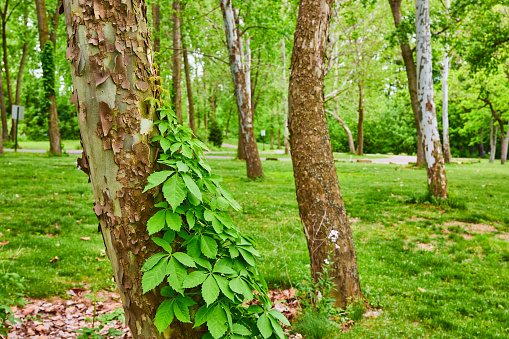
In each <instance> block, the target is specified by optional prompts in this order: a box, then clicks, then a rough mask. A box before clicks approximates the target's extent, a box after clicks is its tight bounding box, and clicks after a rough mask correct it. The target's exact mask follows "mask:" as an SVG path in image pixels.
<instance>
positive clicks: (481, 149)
mask: <svg viewBox="0 0 509 339" xmlns="http://www.w3.org/2000/svg"><path fill="white" fill-rule="evenodd" d="M483 131H484V129H483V128H482V127H481V128H480V129H479V156H480V157H481V158H483V159H484V156H485V152H484V144H483V141H482V139H483Z"/></svg>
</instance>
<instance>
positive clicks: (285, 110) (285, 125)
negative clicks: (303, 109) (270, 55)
mask: <svg viewBox="0 0 509 339" xmlns="http://www.w3.org/2000/svg"><path fill="white" fill-rule="evenodd" d="M285 4H286V1H285ZM281 51H282V53H283V84H284V90H283V128H284V130H283V137H284V139H285V140H284V144H285V154H290V146H289V143H288V108H287V105H288V100H287V98H286V46H285V38H284V37H283V38H281Z"/></svg>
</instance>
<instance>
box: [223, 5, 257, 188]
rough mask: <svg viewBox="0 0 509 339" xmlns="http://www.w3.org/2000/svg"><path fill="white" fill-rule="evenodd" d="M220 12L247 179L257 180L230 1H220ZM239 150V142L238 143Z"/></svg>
mask: <svg viewBox="0 0 509 339" xmlns="http://www.w3.org/2000/svg"><path fill="white" fill-rule="evenodd" d="M220 1H221V10H222V12H223V21H224V27H225V33H226V40H227V42H228V55H229V59H230V68H231V72H232V77H233V85H234V87H235V88H234V92H235V98H236V101H237V109H238V112H239V122H240V124H239V125H240V134H239V140H240V138H242V142H243V143H244V147H243V148H244V150H245V153H246V167H247V176H248V178H257V177H261V176H263V169H262V162H261V160H260V155H259V154H258V147H257V146H256V140H255V137H254V129H253V112H252V110H251V98H250V95H251V89H250V87H249V86H248V85H249V83H247V82H246V69H245V67H244V65H243V64H242V60H241V50H240V48H241V46H239V40H238V37H237V30H236V28H235V20H234V15H233V9H232V4H231V0H220ZM239 148H240V142H239Z"/></svg>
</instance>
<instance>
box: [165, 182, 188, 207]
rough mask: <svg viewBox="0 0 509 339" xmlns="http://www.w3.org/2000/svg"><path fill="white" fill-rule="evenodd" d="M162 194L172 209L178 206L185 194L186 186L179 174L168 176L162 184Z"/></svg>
mask: <svg viewBox="0 0 509 339" xmlns="http://www.w3.org/2000/svg"><path fill="white" fill-rule="evenodd" d="M163 195H164V198H165V199H166V201H168V203H169V204H170V205H171V207H172V208H173V211H174V212H175V209H176V208H177V207H179V206H180V205H181V204H182V202H183V201H184V199H185V198H186V196H187V190H186V186H185V184H184V181H183V180H182V178H181V177H180V176H179V175H174V176H172V177H170V178H169V179H168V180H167V181H166V182H165V183H164V185H163Z"/></svg>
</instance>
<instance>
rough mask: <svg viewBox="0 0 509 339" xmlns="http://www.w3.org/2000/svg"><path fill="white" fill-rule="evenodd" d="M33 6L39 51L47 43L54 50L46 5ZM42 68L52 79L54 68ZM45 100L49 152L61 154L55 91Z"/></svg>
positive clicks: (45, 74)
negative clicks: (35, 10)
mask: <svg viewBox="0 0 509 339" xmlns="http://www.w3.org/2000/svg"><path fill="white" fill-rule="evenodd" d="M35 5H36V9H37V23H38V25H37V26H38V28H39V44H40V48H41V51H42V50H43V49H44V46H45V45H46V43H47V42H51V43H53V48H54V47H55V44H54V42H53V41H51V40H50V35H49V28H48V19H47V16H46V4H45V2H44V0H36V1H35ZM57 11H58V7H57ZM57 23H58V21H57ZM55 38H56V34H55ZM53 62H54V60H53ZM42 67H43V74H44V77H46V76H47V77H50V78H54V67H53V69H48V68H47V67H46V65H45V64H44V63H43V65H42ZM46 99H47V100H48V113H49V114H48V115H49V118H48V135H49V151H50V153H52V154H62V146H61V143H60V128H59V126H58V112H57V99H56V95H55V91H54V90H53V91H48V92H47V93H46Z"/></svg>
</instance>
